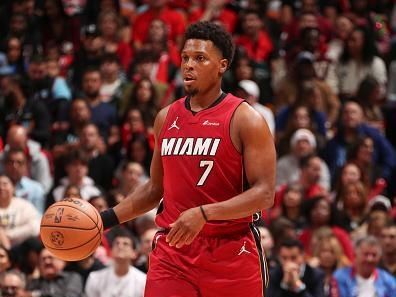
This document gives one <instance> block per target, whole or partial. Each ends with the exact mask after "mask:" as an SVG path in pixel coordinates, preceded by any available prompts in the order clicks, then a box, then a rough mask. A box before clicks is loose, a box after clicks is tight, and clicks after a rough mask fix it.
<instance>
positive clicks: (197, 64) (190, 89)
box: [181, 39, 228, 96]
mask: <svg viewBox="0 0 396 297" xmlns="http://www.w3.org/2000/svg"><path fill="white" fill-rule="evenodd" d="M181 58H182V63H181V70H182V75H183V81H184V89H185V91H186V93H187V94H190V95H192V96H193V95H196V94H198V93H206V92H207V91H208V90H210V89H211V88H214V87H216V86H218V85H219V84H220V78H221V76H222V74H223V73H224V72H225V71H226V69H227V65H228V61H227V59H224V58H223V56H222V54H221V52H220V50H219V49H218V48H217V47H216V46H215V45H214V44H213V42H212V41H209V40H201V39H189V40H187V41H186V43H185V44H184V47H183V50H182V53H181Z"/></svg>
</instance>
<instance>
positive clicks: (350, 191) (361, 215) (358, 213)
mask: <svg viewBox="0 0 396 297" xmlns="http://www.w3.org/2000/svg"><path fill="white" fill-rule="evenodd" d="M337 199H338V201H337V206H338V209H339V210H340V212H341V214H342V219H340V220H339V225H340V226H342V227H343V229H345V230H347V231H348V232H350V233H351V232H353V231H354V230H356V229H357V228H358V227H359V226H361V224H362V223H363V221H364V220H365V219H366V214H367V202H368V199H367V188H365V186H364V184H363V183H362V182H360V181H357V182H354V183H348V184H347V185H345V186H344V187H343V188H342V191H341V193H339V195H337Z"/></svg>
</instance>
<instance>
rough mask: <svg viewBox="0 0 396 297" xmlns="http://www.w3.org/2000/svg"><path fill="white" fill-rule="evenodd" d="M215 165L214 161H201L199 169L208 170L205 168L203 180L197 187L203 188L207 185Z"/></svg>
mask: <svg viewBox="0 0 396 297" xmlns="http://www.w3.org/2000/svg"><path fill="white" fill-rule="evenodd" d="M213 164H214V161H212V160H201V161H200V162H199V167H201V168H202V167H206V168H205V170H204V172H203V173H202V175H201V178H200V179H199V181H198V183H197V186H203V185H204V184H205V181H206V179H207V178H208V176H209V173H210V172H211V171H212V168H213Z"/></svg>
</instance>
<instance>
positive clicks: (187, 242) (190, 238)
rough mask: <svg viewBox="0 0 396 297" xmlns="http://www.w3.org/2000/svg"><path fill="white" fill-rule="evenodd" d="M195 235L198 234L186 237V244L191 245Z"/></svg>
mask: <svg viewBox="0 0 396 297" xmlns="http://www.w3.org/2000/svg"><path fill="white" fill-rule="evenodd" d="M195 237H197V234H194V235H190V236H189V237H188V238H187V239H186V242H185V244H186V245H190V244H191V243H192V242H193V241H194V239H195Z"/></svg>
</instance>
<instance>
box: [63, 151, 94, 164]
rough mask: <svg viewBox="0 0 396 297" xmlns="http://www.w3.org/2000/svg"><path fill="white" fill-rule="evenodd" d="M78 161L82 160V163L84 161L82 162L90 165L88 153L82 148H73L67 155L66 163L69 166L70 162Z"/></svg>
mask: <svg viewBox="0 0 396 297" xmlns="http://www.w3.org/2000/svg"><path fill="white" fill-rule="evenodd" d="M76 161H78V162H80V163H82V164H84V165H86V166H88V162H89V160H88V157H87V155H86V154H85V153H84V152H83V151H82V150H79V149H73V150H72V151H70V153H69V154H68V155H67V156H66V158H65V164H66V166H67V165H70V164H72V163H73V162H76Z"/></svg>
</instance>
